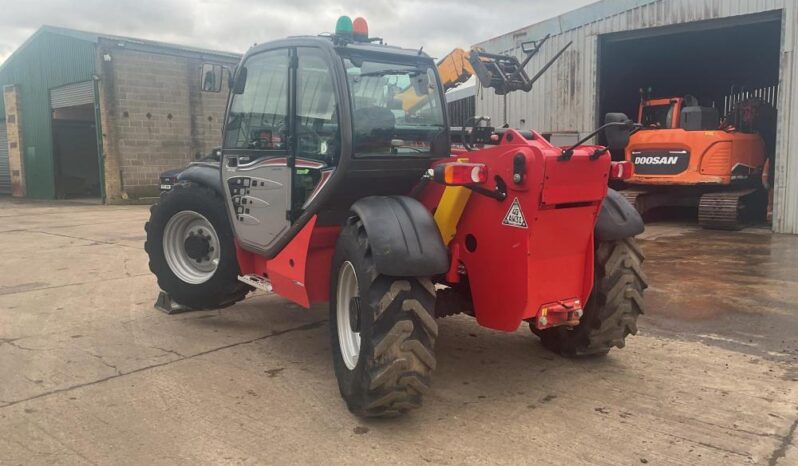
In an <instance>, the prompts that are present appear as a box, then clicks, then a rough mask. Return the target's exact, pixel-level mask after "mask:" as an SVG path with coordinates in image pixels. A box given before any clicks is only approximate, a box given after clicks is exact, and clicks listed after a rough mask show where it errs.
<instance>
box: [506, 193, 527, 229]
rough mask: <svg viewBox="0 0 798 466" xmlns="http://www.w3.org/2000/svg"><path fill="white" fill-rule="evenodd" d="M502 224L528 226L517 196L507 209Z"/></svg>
mask: <svg viewBox="0 0 798 466" xmlns="http://www.w3.org/2000/svg"><path fill="white" fill-rule="evenodd" d="M502 225H507V226H509V227H517V228H527V224H526V219H525V218H524V213H523V212H522V211H521V204H520V203H519V202H518V198H517V197H516V198H515V199H513V203H512V205H510V210H508V211H507V215H505V216H504V220H502Z"/></svg>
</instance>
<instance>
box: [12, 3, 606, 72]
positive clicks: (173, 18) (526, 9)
mask: <svg viewBox="0 0 798 466" xmlns="http://www.w3.org/2000/svg"><path fill="white" fill-rule="evenodd" d="M594 1H595V0H523V1H513V0H482V1H471V0H460V1H456V0H440V1H438V0H360V1H355V0H343V1H328V0H27V1H23V0H0V62H3V61H4V60H5V59H6V58H7V57H8V55H10V54H11V53H12V52H13V51H14V50H15V49H16V48H17V47H18V46H19V45H20V44H21V43H22V42H23V41H24V40H25V39H27V38H28V37H30V35H31V34H33V33H34V32H35V31H36V29H38V28H39V27H40V26H42V25H43V24H48V25H53V26H62V27H68V28H73V29H80V30H84V31H91V32H101V33H106V34H115V35H123V36H132V37H137V38H143V39H151V40H159V41H165V42H173V43H177V44H184V45H191V46H195V47H203V48H210V49H217V50H224V51H233V52H244V51H246V49H247V48H249V47H250V46H251V45H252V44H254V43H256V42H258V43H260V42H266V41H268V40H270V39H276V38H280V37H284V36H288V35H300V34H316V33H319V32H329V31H331V30H332V29H334V26H335V20H336V19H337V18H338V16H340V15H342V14H346V15H349V16H351V17H352V18H354V17H355V16H363V17H365V18H366V20H367V21H368V23H369V29H370V32H371V35H372V36H379V37H383V38H385V39H386V40H387V41H388V42H389V43H391V44H396V45H401V46H405V47H419V46H422V45H423V46H424V50H425V51H426V52H428V53H429V54H430V55H432V56H434V57H438V58H439V57H441V56H443V55H445V54H446V53H447V52H448V51H449V50H451V49H452V48H454V47H463V48H466V47H468V46H469V45H471V44H474V43H476V42H480V41H482V40H485V39H489V38H491V37H495V36H498V35H501V34H504V33H506V32H509V31H512V30H514V29H518V28H521V27H524V26H527V25H530V24H533V23H536V22H538V21H542V20H544V19H547V18H551V17H553V16H557V15H559V14H561V13H564V12H567V11H569V10H572V9H574V8H577V7H580V6H583V5H586V4H589V3H593V2H594Z"/></svg>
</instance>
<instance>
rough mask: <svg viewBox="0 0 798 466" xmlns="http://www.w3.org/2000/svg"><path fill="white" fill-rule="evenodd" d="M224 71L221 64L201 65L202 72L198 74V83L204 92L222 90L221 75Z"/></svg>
mask: <svg viewBox="0 0 798 466" xmlns="http://www.w3.org/2000/svg"><path fill="white" fill-rule="evenodd" d="M223 76H224V71H223V68H222V65H216V64H213V63H205V64H203V65H202V74H201V75H200V83H201V84H202V90H203V91H204V92H221V90H222V77H223Z"/></svg>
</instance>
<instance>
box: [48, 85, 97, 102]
mask: <svg viewBox="0 0 798 466" xmlns="http://www.w3.org/2000/svg"><path fill="white" fill-rule="evenodd" d="M93 103H94V81H84V82H82V83H75V84H67V85H66V86H61V87H57V88H55V89H50V107H51V108H53V109H56V108H64V107H74V106H76V105H86V104H93Z"/></svg>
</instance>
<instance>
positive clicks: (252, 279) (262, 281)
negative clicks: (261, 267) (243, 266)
mask: <svg viewBox="0 0 798 466" xmlns="http://www.w3.org/2000/svg"><path fill="white" fill-rule="evenodd" d="M238 281H240V282H242V283H246V284H247V285H249V286H251V287H253V288H255V289H258V290H263V291H265V292H267V293H272V292H273V291H272V281H271V280H269V279H268V278H266V277H263V276H261V275H256V274H254V273H249V274H246V275H239V276H238Z"/></svg>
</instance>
